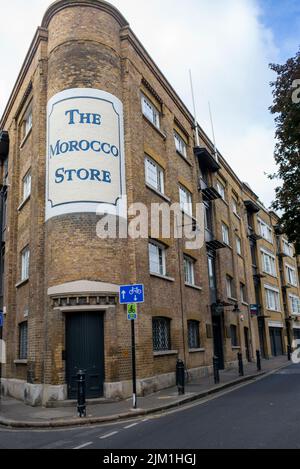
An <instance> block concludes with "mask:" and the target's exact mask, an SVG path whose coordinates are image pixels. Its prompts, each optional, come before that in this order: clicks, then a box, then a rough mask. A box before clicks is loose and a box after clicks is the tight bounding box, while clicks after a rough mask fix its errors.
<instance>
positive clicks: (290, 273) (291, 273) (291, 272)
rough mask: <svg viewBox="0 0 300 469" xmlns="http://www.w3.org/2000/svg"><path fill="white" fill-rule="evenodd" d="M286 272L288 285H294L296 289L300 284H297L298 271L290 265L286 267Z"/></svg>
mask: <svg viewBox="0 0 300 469" xmlns="http://www.w3.org/2000/svg"><path fill="white" fill-rule="evenodd" d="M285 271H286V278H287V281H288V283H289V284H290V285H293V286H294V287H297V286H298V282H297V275H296V269H294V268H293V267H291V266H289V265H286V266H285Z"/></svg>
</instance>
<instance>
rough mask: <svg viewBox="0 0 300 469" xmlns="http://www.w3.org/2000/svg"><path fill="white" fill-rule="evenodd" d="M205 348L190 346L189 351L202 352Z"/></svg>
mask: <svg viewBox="0 0 300 469" xmlns="http://www.w3.org/2000/svg"><path fill="white" fill-rule="evenodd" d="M204 352H205V348H190V349H189V353H204Z"/></svg>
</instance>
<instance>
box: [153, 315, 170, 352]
mask: <svg viewBox="0 0 300 469" xmlns="http://www.w3.org/2000/svg"><path fill="white" fill-rule="evenodd" d="M170 323H171V320H170V319H168V318H153V319H152V329H153V350H154V352H161V351H164V350H171V334H170Z"/></svg>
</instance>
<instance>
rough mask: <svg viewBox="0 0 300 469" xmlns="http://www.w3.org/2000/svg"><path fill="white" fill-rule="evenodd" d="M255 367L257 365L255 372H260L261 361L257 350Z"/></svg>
mask: <svg viewBox="0 0 300 469" xmlns="http://www.w3.org/2000/svg"><path fill="white" fill-rule="evenodd" d="M256 365H257V371H261V359H260V351H259V350H256Z"/></svg>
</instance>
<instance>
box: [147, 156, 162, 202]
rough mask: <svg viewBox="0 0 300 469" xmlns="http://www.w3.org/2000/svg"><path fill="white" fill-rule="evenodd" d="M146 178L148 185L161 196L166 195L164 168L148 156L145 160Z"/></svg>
mask: <svg viewBox="0 0 300 469" xmlns="http://www.w3.org/2000/svg"><path fill="white" fill-rule="evenodd" d="M145 176H146V183H147V184H149V185H150V186H151V187H153V188H154V189H156V190H157V191H159V192H160V193H161V194H164V192H165V187H164V172H163V170H162V168H161V167H160V166H159V165H158V164H157V163H155V162H154V161H153V160H152V159H151V158H149V157H148V156H146V158H145Z"/></svg>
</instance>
